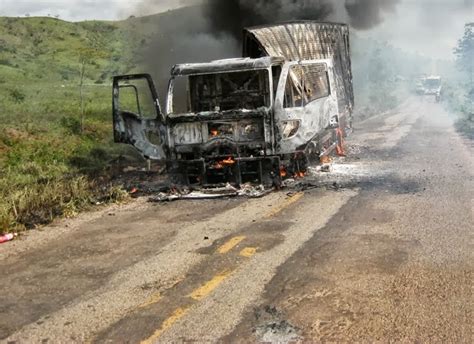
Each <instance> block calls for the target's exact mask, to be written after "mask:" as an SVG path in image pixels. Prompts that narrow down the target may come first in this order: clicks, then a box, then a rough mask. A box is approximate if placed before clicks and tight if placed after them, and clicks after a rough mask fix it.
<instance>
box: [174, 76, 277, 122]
mask: <svg viewBox="0 0 474 344" xmlns="http://www.w3.org/2000/svg"><path fill="white" fill-rule="evenodd" d="M270 105H271V102H270V82H269V72H268V70H266V69H263V70H250V71H238V72H227V73H216V74H202V75H191V76H189V77H184V76H183V77H177V78H176V79H175V80H174V89H173V110H172V113H174V114H180V113H197V112H207V111H229V110H254V109H258V108H261V107H269V106H270Z"/></svg>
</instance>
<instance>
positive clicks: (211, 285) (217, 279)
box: [189, 270, 233, 301]
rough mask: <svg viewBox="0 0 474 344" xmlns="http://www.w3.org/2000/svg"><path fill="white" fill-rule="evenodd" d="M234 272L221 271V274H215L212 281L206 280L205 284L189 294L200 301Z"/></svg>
mask: <svg viewBox="0 0 474 344" xmlns="http://www.w3.org/2000/svg"><path fill="white" fill-rule="evenodd" d="M232 273H233V271H232V270H227V271H224V272H221V273H220V274H218V275H216V276H214V277H213V278H212V279H211V280H210V281H208V282H206V283H205V284H204V285H202V286H201V287H199V288H197V289H196V290H194V291H193V292H192V293H191V294H189V296H190V297H191V298H193V299H194V300H198V301H199V300H202V299H204V298H205V297H206V296H208V295H209V294H210V293H211V292H212V291H213V290H214V289H216V288H217V287H218V286H219V284H221V283H222V282H223V281H224V280H225V279H226V278H227V277H229V276H230V275H231V274H232Z"/></svg>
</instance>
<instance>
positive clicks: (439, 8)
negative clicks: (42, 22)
mask: <svg viewBox="0 0 474 344" xmlns="http://www.w3.org/2000/svg"><path fill="white" fill-rule="evenodd" d="M143 1H145V0H98V1H94V0H0V16H24V15H25V14H29V15H31V16H46V15H51V16H56V15H59V17H60V18H61V19H64V20H69V21H80V20H87V19H102V20H116V19H125V18H127V17H129V16H130V15H140V14H150V13H149V12H147V13H140V9H141V8H143V7H142V6H140V4H141V3H142V2H143ZM151 1H152V0H149V1H148V2H151ZM202 1H205V0H153V3H154V4H155V5H154V6H153V11H154V12H156V13H158V12H163V11H166V10H169V9H173V8H177V7H181V6H183V5H185V4H196V3H200V2H202ZM222 1H225V0H222ZM342 1H343V0H340V2H341V3H342ZM379 1H384V0H379ZM149 8H150V7H149V6H148V7H147V9H149ZM473 21H474V0H399V4H398V6H397V7H396V9H395V10H394V12H393V13H386V14H385V18H384V21H383V23H382V24H380V25H378V26H377V27H376V28H374V29H372V30H368V31H359V32H358V34H360V35H361V36H365V37H373V38H377V39H380V40H385V41H389V42H390V43H391V44H392V45H394V46H397V47H401V48H403V49H405V50H408V51H412V52H417V51H418V52H420V53H422V54H424V55H428V56H435V57H439V58H442V59H450V58H452V50H453V47H454V46H455V45H456V42H457V40H458V39H459V37H461V35H462V33H463V28H464V24H465V23H467V22H473Z"/></svg>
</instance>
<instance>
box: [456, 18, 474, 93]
mask: <svg viewBox="0 0 474 344" xmlns="http://www.w3.org/2000/svg"><path fill="white" fill-rule="evenodd" d="M454 55H456V64H457V66H458V68H459V70H460V71H462V72H464V73H466V80H467V82H468V85H467V93H468V97H469V100H470V101H471V102H473V101H474V23H469V24H466V26H465V27H464V35H463V37H462V38H461V39H460V40H459V42H458V46H457V47H456V48H455V49H454Z"/></svg>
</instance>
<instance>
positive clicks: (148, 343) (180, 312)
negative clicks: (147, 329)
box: [141, 307, 189, 344]
mask: <svg viewBox="0 0 474 344" xmlns="http://www.w3.org/2000/svg"><path fill="white" fill-rule="evenodd" d="M188 311H189V307H187V308H183V307H180V308H177V309H176V310H175V311H174V312H173V314H171V316H170V317H169V318H168V319H166V320H165V321H164V322H163V324H162V325H161V327H160V328H159V329H158V330H156V331H155V333H153V335H152V336H151V337H149V338H148V339H145V340H143V341H141V344H153V343H154V342H156V341H157V340H158V338H160V336H161V335H162V334H163V332H165V331H166V330H168V329H169V328H170V327H171V326H173V325H174V323H175V322H177V321H178V320H179V319H181V318H182V317H184V316H185V315H186V313H188Z"/></svg>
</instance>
